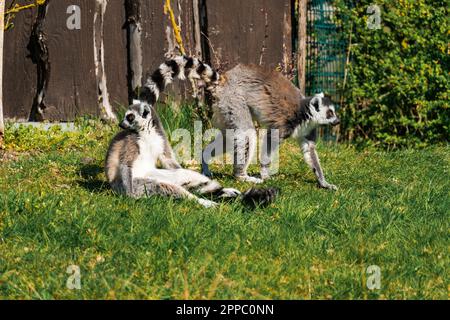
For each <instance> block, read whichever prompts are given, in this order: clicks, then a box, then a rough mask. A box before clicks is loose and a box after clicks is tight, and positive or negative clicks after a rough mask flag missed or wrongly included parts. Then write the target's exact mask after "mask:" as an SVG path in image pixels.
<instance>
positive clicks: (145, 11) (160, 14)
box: [140, 0, 196, 101]
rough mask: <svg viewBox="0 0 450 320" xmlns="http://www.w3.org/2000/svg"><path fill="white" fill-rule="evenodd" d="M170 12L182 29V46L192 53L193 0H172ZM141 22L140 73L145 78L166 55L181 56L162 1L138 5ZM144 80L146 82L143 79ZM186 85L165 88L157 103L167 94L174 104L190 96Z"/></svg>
mask: <svg viewBox="0 0 450 320" xmlns="http://www.w3.org/2000/svg"><path fill="white" fill-rule="evenodd" d="M171 4H172V9H173V11H174V13H175V16H176V20H177V23H178V25H179V26H180V27H181V30H182V32H181V34H182V37H183V43H184V47H185V49H186V53H187V54H190V55H192V54H194V53H195V51H196V50H195V40H194V28H195V26H194V24H193V4H192V0H172V2H171ZM140 9H141V17H140V22H141V25H142V57H143V59H142V70H143V75H144V79H145V78H146V77H148V76H149V75H150V74H151V73H152V72H153V71H154V70H155V69H156V68H158V66H159V65H160V64H161V63H162V62H163V61H164V60H165V59H166V58H167V57H169V56H171V55H177V54H180V52H179V51H178V49H177V46H176V41H175V38H174V35H173V28H172V25H171V23H170V20H169V18H168V16H166V15H164V1H160V0H150V1H145V2H144V3H142V4H141V8H140ZM144 81H145V80H144ZM187 88H188V85H187V84H186V82H181V81H175V82H174V84H173V85H171V86H170V87H169V88H167V91H166V92H165V95H162V96H161V98H160V101H164V99H165V96H166V97H167V96H168V95H170V96H172V97H173V98H175V100H176V101H182V100H184V99H187V98H189V97H190V93H189V92H188V89H187Z"/></svg>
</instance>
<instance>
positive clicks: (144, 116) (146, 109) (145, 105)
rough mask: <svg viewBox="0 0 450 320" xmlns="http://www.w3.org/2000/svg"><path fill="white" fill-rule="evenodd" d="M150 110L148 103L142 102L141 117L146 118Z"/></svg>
mask: <svg viewBox="0 0 450 320" xmlns="http://www.w3.org/2000/svg"><path fill="white" fill-rule="evenodd" d="M150 112H151V109H150V106H149V105H148V104H144V105H143V110H142V118H144V119H146V118H147V116H148V115H149V114H150Z"/></svg>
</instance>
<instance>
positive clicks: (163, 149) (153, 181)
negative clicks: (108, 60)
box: [105, 57, 277, 207]
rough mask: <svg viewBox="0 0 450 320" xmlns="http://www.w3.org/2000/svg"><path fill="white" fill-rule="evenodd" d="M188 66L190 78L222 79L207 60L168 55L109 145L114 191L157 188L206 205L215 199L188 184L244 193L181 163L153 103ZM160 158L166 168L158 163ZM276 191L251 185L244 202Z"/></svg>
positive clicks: (264, 199)
mask: <svg viewBox="0 0 450 320" xmlns="http://www.w3.org/2000/svg"><path fill="white" fill-rule="evenodd" d="M185 72H186V73H188V76H187V77H188V79H190V80H192V79H199V80H203V81H205V83H206V84H209V83H214V82H215V81H217V80H218V75H217V73H216V72H214V71H212V69H211V68H210V67H209V66H207V65H205V64H203V63H202V62H200V61H199V60H197V59H194V58H188V57H177V58H175V59H174V60H169V61H166V62H165V63H163V64H162V65H161V66H160V67H159V68H158V70H156V71H155V72H154V73H153V75H152V76H151V77H150V78H149V79H148V80H147V82H146V85H145V86H144V87H143V90H142V91H141V96H140V98H141V100H135V101H134V102H133V104H132V105H131V106H130V107H129V109H128V111H127V112H126V114H125V117H124V119H123V121H122V122H121V123H120V127H121V128H122V129H124V130H123V131H121V132H119V133H118V134H117V135H116V136H115V137H114V138H113V140H112V142H111V144H110V146H109V149H108V153H107V156H106V163H105V171H106V176H107V179H108V182H109V183H110V185H111V187H112V188H113V190H115V191H116V192H118V193H121V194H126V195H128V196H131V197H134V198H139V197H143V196H146V195H147V196H151V195H155V194H157V195H166V196H172V197H175V198H187V199H192V200H196V201H197V202H198V203H200V204H201V205H203V206H205V207H211V206H214V205H215V204H216V203H215V202H213V201H210V200H206V199H201V198H198V197H197V196H195V195H194V194H192V193H191V192H190V191H189V190H195V191H197V192H198V193H200V194H213V195H215V196H217V197H219V198H235V197H238V196H240V195H241V193H240V192H239V191H238V190H236V189H232V188H223V187H222V186H221V185H220V184H219V183H218V182H217V181H213V180H211V179H209V178H208V177H206V176H204V175H202V174H200V173H198V172H195V171H192V170H186V169H182V168H181V166H180V165H179V164H178V162H177V161H176V160H175V157H174V153H173V151H172V148H171V146H170V144H169V141H168V139H167V136H166V134H165V132H164V129H163V127H162V125H161V121H160V119H159V117H158V115H157V113H156V110H155V109H154V107H153V104H154V103H155V102H156V101H157V99H158V97H159V94H160V93H161V92H162V91H163V90H164V88H165V86H166V85H167V84H169V83H170V82H172V80H173V78H174V77H177V76H178V77H179V78H182V79H185V76H184V73H185ZM158 160H159V161H160V163H161V166H162V167H163V169H160V168H158V167H157V161H158ZM276 194H277V191H276V190H275V189H260V190H256V189H251V190H249V191H247V192H245V193H244V194H243V195H242V196H241V198H242V201H243V202H244V203H255V202H257V203H261V204H263V205H266V204H267V203H270V202H272V201H273V200H274V198H275V196H276Z"/></svg>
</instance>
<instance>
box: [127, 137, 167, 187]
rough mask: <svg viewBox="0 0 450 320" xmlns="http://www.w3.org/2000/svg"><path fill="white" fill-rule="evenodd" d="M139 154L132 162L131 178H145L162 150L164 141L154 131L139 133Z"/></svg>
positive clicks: (154, 165)
mask: <svg viewBox="0 0 450 320" xmlns="http://www.w3.org/2000/svg"><path fill="white" fill-rule="evenodd" d="M138 145H139V155H138V157H137V158H136V160H135V161H134V163H133V178H145V177H146V176H148V174H149V172H151V171H152V169H154V168H155V167H156V162H157V161H158V158H159V156H160V155H161V154H162V153H163V152H164V141H163V139H162V138H161V136H160V135H159V134H157V133H156V132H155V131H153V130H152V131H151V132H149V133H144V134H140V135H139V140H138Z"/></svg>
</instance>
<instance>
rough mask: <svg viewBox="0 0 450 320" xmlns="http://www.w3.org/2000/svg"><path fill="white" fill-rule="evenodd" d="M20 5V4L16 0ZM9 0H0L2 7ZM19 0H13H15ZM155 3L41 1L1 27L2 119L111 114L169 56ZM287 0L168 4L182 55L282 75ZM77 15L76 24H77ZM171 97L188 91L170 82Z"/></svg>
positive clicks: (172, 48)
mask: <svg viewBox="0 0 450 320" xmlns="http://www.w3.org/2000/svg"><path fill="white" fill-rule="evenodd" d="M23 1H24V2H26V1H25V0H23ZM12 2H13V0H7V1H6V8H7V9H8V8H10V6H11V4H12ZM17 2H20V1H17ZM164 3H165V0H47V1H46V2H45V4H44V5H42V6H39V7H34V8H31V9H27V10H24V11H21V12H19V13H17V14H16V16H15V18H14V20H13V22H14V27H13V28H10V29H9V30H7V31H5V36H4V37H5V39H4V59H3V105H4V110H3V112H4V115H5V117H6V118H13V119H30V120H60V121H69V120H73V119H74V118H75V117H77V116H81V115H94V116H102V117H107V118H112V117H114V112H115V111H117V109H118V108H119V107H120V106H124V105H127V104H128V102H129V99H130V98H131V96H132V95H133V93H134V92H135V90H136V88H137V87H139V86H140V85H141V82H142V81H143V80H144V78H145V76H146V74H147V73H148V72H151V71H153V70H154V69H155V68H156V67H157V66H158V65H159V64H160V63H161V62H162V61H163V60H164V56H165V55H168V54H173V53H177V52H178V49H177V43H176V41H175V39H174V35H173V29H172V25H171V23H170V20H169V18H168V16H167V15H165V13H164ZM294 3H295V1H294V0H251V1H242V0H227V1H219V0H172V1H171V5H172V8H173V10H174V13H175V16H176V20H177V23H178V24H179V25H180V27H181V29H182V36H183V42H184V46H185V48H186V52H187V54H191V55H195V56H198V57H201V58H203V59H204V60H205V61H207V62H210V63H211V64H212V65H213V66H214V67H216V68H220V69H222V70H224V69H227V68H230V67H232V66H233V65H235V64H236V63H238V62H244V63H255V64H261V65H266V66H269V67H270V68H279V69H280V70H282V71H284V72H285V73H290V72H291V71H292V66H293V65H294V63H293V59H292V57H293V53H294V52H293V46H292V43H293V34H292V24H293V21H292V16H293V6H294ZM78 17H79V18H80V21H79V22H80V23H79V25H78V20H77V19H78ZM172 90H174V91H175V92H176V93H177V95H176V96H178V97H179V98H180V99H184V98H186V97H188V94H187V93H188V88H186V87H185V85H184V84H176V85H175V86H174V87H173V89H172Z"/></svg>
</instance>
